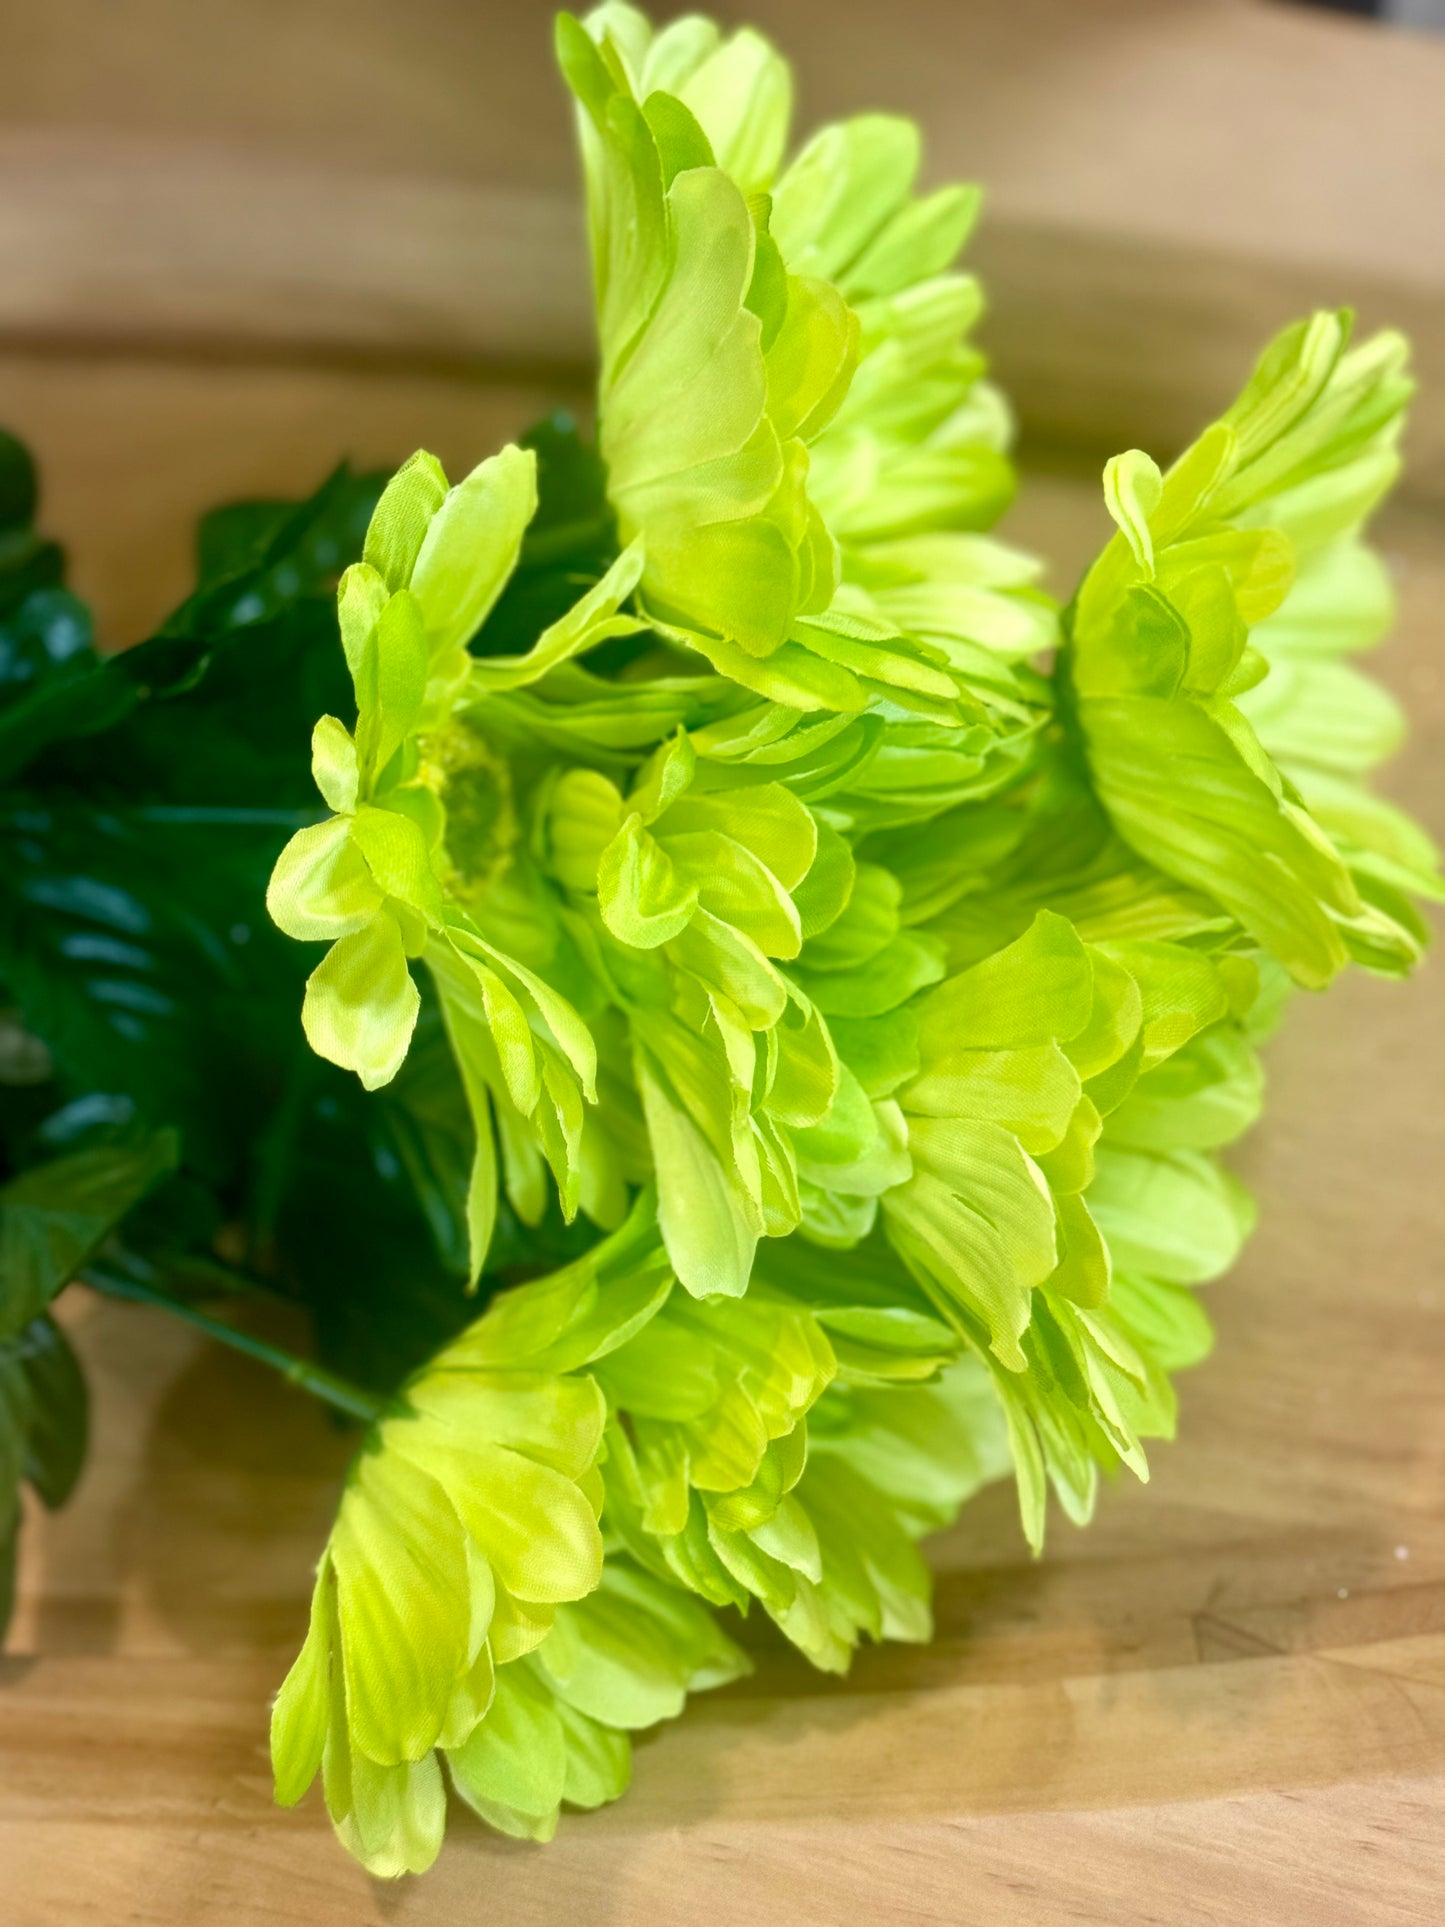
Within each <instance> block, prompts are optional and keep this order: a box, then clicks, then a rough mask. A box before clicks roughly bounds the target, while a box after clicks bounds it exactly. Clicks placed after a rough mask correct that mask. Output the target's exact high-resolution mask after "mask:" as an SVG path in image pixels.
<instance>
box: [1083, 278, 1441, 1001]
mask: <svg viewBox="0 0 1445 1927" xmlns="http://www.w3.org/2000/svg"><path fill="white" fill-rule="evenodd" d="M1348 336H1349V324H1348V317H1342V316H1336V315H1331V314H1319V315H1316V316H1314V317H1313V319H1311V320H1310V321H1308V322H1300V323H1298V324H1297V325H1296V326H1295V327H1293V328H1290V329H1287V330H1286V331H1285V332H1284V333H1283V334H1282V335H1281V336H1280V337H1279V338H1278V339H1277V340H1276V341H1275V343H1274V344H1273V345H1272V346H1271V347H1270V348H1269V349H1268V350H1267V351H1266V353H1265V355H1264V357H1263V358H1262V360H1261V361H1260V364H1259V367H1258V368H1257V369H1256V371H1255V374H1254V377H1253V379H1252V380H1251V382H1250V383H1249V385H1248V387H1247V388H1246V389H1245V391H1244V393H1243V394H1242V395H1241V396H1240V398H1239V400H1238V401H1237V402H1236V403H1235V405H1234V406H1233V408H1231V409H1230V410H1229V412H1228V413H1227V414H1226V415H1225V416H1224V417H1223V419H1222V420H1221V421H1219V422H1217V423H1216V424H1215V425H1214V426H1213V427H1212V428H1210V429H1209V430H1208V431H1207V432H1206V433H1205V434H1204V435H1203V436H1202V437H1201V438H1200V440H1199V441H1197V442H1196V443H1195V444H1194V446H1193V447H1192V448H1191V449H1189V450H1188V451H1187V453H1186V454H1184V455H1183V456H1181V457H1180V459H1179V461H1178V462H1176V463H1175V465H1174V467H1173V468H1172V469H1171V470H1170V471H1169V473H1168V475H1167V476H1161V475H1160V473H1159V470H1158V469H1157V468H1156V467H1155V465H1154V464H1153V463H1152V462H1151V461H1150V460H1149V458H1148V457H1147V456H1146V455H1142V454H1140V453H1139V452H1138V451H1137V450H1136V451H1133V452H1131V453H1130V454H1127V455H1121V456H1119V457H1117V458H1116V459H1115V460H1114V461H1113V462H1111V463H1110V465H1109V468H1108V470H1107V471H1106V475H1105V488H1104V494H1105V501H1106V503H1107V504H1108V507H1109V511H1110V513H1111V514H1112V515H1113V517H1114V519H1115V521H1116V522H1117V523H1118V524H1119V530H1120V532H1119V534H1118V535H1116V536H1115V537H1114V539H1113V541H1112V542H1111V543H1110V544H1109V546H1108V548H1107V549H1106V550H1105V551H1104V553H1103V555H1102V556H1101V557H1100V559H1099V561H1098V562H1097V563H1096V564H1095V565H1094V567H1093V569H1092V570H1091V571H1090V572H1089V575H1088V576H1087V578H1086V579H1085V581H1084V584H1083V586H1082V588H1081V589H1080V591H1079V594H1078V598H1077V600H1076V602H1075V605H1074V608H1073V613H1072V617H1071V620H1070V623H1069V637H1070V646H1069V650H1068V673H1069V677H1070V683H1071V689H1072V695H1073V700H1074V704H1075V707H1076V710H1077V715H1078V721H1079V727H1080V731H1081V733H1082V736H1083V740H1084V743H1085V746H1086V749H1087V753H1088V757H1089V767H1090V771H1091V774H1092V777H1093V780H1094V783H1095V786H1096V787H1097V789H1098V793H1099V797H1100V800H1101V801H1102V802H1103V804H1104V806H1105V808H1106V809H1107V810H1108V811H1109V814H1110V816H1111V817H1112V819H1113V821H1114V823H1115V825H1116V826H1117V828H1118V829H1119V831H1120V833H1121V834H1122V835H1123V836H1124V837H1125V838H1126V839H1127V840H1128V842H1129V843H1130V844H1131V845H1132V846H1133V847H1134V849H1136V850H1137V851H1138V852H1139V854H1140V855H1142V856H1143V857H1145V858H1146V859H1147V860H1148V861H1149V862H1150V863H1151V864H1153V865H1155V866H1157V868H1159V869H1160V870H1162V871H1164V872H1165V873H1166V874H1167V875H1169V876H1172V877H1175V878H1177V879H1178V880H1179V881H1181V882H1183V883H1185V884H1187V885H1190V886H1192V887H1193V888H1196V889H1198V890H1200V891H1202V892H1203V893H1205V894H1206V895H1207V896H1209V897H1212V898H1213V899H1214V900H1215V901H1216V902H1217V903H1218V904H1220V905H1221V907H1223V908H1224V909H1225V910H1227V911H1228V912H1229V913H1230V915H1231V916H1232V917H1234V918H1235V919H1236V920H1237V922H1238V923H1239V924H1240V926H1241V927H1242V928H1243V930H1245V931H1246V932H1248V933H1249V935H1250V937H1252V938H1253V939H1254V940H1255V941H1256V942H1258V943H1259V944H1260V945H1261V946H1262V947H1263V948H1265V949H1266V950H1268V951H1269V952H1270V954H1271V955H1273V956H1275V957H1276V958H1278V960H1279V961H1280V962H1281V963H1282V964H1284V965H1285V967H1286V968H1287V969H1288V970H1289V971H1290V973H1291V975H1292V976H1293V977H1295V979H1296V980H1297V981H1298V982H1300V983H1303V984H1306V985H1314V986H1318V985H1321V984H1324V983H1327V982H1328V981H1329V980H1330V978H1331V977H1332V976H1333V975H1334V974H1335V973H1336V971H1338V970H1339V968H1340V967H1341V966H1342V965H1343V964H1344V962H1345V961H1346V959H1347V958H1348V957H1349V956H1350V955H1351V954H1355V955H1358V956H1360V957H1361V958H1362V959H1363V960H1365V961H1375V962H1379V961H1380V960H1381V958H1382V955H1393V956H1394V957H1396V958H1397V960H1398V962H1397V967H1399V966H1400V965H1403V964H1406V963H1408V961H1409V960H1410V958H1411V957H1412V956H1413V954H1414V952H1415V950H1416V948H1417V947H1418V939H1417V934H1416V933H1417V930H1418V926H1417V925H1415V924H1414V922H1413V919H1411V920H1410V922H1408V923H1407V924H1405V925H1404V926H1403V928H1402V927H1401V926H1400V925H1399V924H1397V923H1395V921H1394V919H1393V918H1391V916H1390V911H1389V905H1388V904H1384V905H1381V906H1380V907H1376V906H1375V905H1373V904H1371V903H1370V902H1369V901H1368V900H1367V899H1366V897H1364V896H1362V894H1361V891H1360V888H1359V885H1358V884H1357V882H1356V880H1355V877H1354V875H1353V874H1352V872H1351V867H1350V865H1349V864H1348V863H1347V861H1346V860H1345V857H1344V856H1343V855H1342V854H1341V852H1340V849H1339V848H1338V847H1337V846H1336V844H1335V842H1334V841H1332V839H1331V837H1330V836H1329V834H1328V833H1327V831H1326V829H1324V828H1323V827H1322V826H1321V825H1320V824H1319V823H1318V822H1317V821H1316V820H1315V818H1314V817H1313V816H1312V815H1311V814H1310V813H1309V811H1308V809H1307V808H1306V807H1305V803H1304V801H1303V798H1302V796H1301V794H1300V792H1299V791H1298V790H1297V789H1296V788H1295V786H1294V785H1293V784H1292V783H1291V782H1289V781H1288V779H1287V778H1286V777H1284V776H1282V775H1281V773H1280V770H1279V769H1278V768H1277V767H1276V765H1275V763H1274V762H1273V761H1272V760H1271V758H1270V756H1269V755H1268V753H1267V751H1266V750H1265V748H1264V745H1263V744H1262V742H1261V740H1260V738H1259V736H1258V735H1257V734H1256V732H1255V730H1254V729H1253V728H1252V727H1251V725H1250V723H1249V721H1248V720H1247V716H1246V712H1245V710H1244V709H1242V708H1241V707H1240V706H1239V704H1238V703H1237V702H1236V700H1235V698H1237V697H1240V696H1243V695H1245V694H1246V693H1247V692H1248V691H1250V690H1251V689H1253V688H1254V687H1255V685H1256V684H1258V683H1259V682H1260V680H1261V678H1262V677H1264V676H1265V675H1266V673H1267V672H1268V669H1269V663H1268V661H1267V660H1266V658H1265V657H1264V656H1263V655H1261V653H1260V652H1259V651H1258V650H1256V649H1254V648H1253V647H1252V646H1251V644H1250V632H1251V630H1252V629H1253V628H1254V627H1255V626H1256V625H1258V624H1262V623H1265V622H1266V621H1267V619H1268V618H1270V617H1271V616H1273V615H1274V614H1275V612H1276V611H1279V612H1280V613H1281V617H1282V620H1283V622H1284V624H1285V633H1288V626H1289V616H1288V600H1289V596H1290V590H1291V584H1292V582H1293V580H1294V577H1295V571H1296V566H1297V556H1299V555H1300V554H1304V555H1306V556H1308V554H1309V551H1310V550H1311V549H1314V550H1316V552H1318V551H1320V550H1321V549H1322V548H1326V547H1333V545H1334V544H1335V543H1336V541H1337V539H1338V538H1339V537H1342V536H1343V537H1348V536H1350V535H1351V534H1353V532H1354V531H1355V530H1356V529H1357V528H1358V526H1359V524H1360V523H1361V521H1362V520H1363V518H1364V517H1365V515H1366V514H1367V513H1368V512H1369V510H1370V509H1371V508H1372V507H1373V506H1374V504H1375V502H1376V501H1377V500H1378V498H1379V496H1380V494H1381V493H1382V492H1383V490H1384V489H1385V488H1386V487H1387V486H1388V484H1389V482H1390V480H1391V479H1392V477H1393V475H1394V472H1395V468H1396V465H1397V457H1396V454H1395V442H1396V439H1397V437H1398V434H1399V430H1400V423H1401V416H1402V410H1403V408H1404V404H1405V401H1406V399H1407V398H1408V395H1409V392H1410V387H1409V383H1408V381H1407V380H1406V378H1405V377H1404V375H1403V373H1402V368H1403V363H1404V359H1405V352H1406V351H1405V345H1404V343H1403V342H1402V341H1401V340H1400V338H1399V337H1398V336H1395V335H1388V334H1386V335H1380V336H1377V337H1376V338H1375V339H1374V340H1373V341H1370V342H1367V343H1365V344H1364V345H1363V346H1361V347H1358V348H1354V349H1350V348H1348V346H1347V343H1348ZM1333 559H1334V565H1335V566H1336V567H1337V568H1339V567H1344V568H1350V566H1351V564H1350V563H1349V561H1348V560H1347V559H1344V558H1343V557H1342V555H1341V552H1340V551H1339V550H1338V548H1334V555H1333ZM1353 570H1354V574H1355V578H1356V583H1357V585H1358V584H1360V582H1361V579H1362V570H1361V565H1360V564H1359V563H1358V561H1356V562H1355V563H1354V565H1353ZM1368 573H1369V571H1368V564H1366V565H1364V570H1363V575H1364V577H1365V578H1367V577H1368ZM1366 586H1367V584H1366ZM1308 593H1309V591H1308V589H1307V595H1308ZM1318 593H1319V591H1318V589H1316V590H1315V594H1318ZM1325 593H1326V595H1328V593H1329V592H1328V590H1326V591H1325ZM1367 593H1368V586H1367ZM1305 606H1306V607H1307V606H1308V604H1306V605H1305ZM1318 687H1319V685H1318V683H1317V682H1316V688H1318ZM1357 693H1358V692H1357V690H1356V689H1354V688H1350V689H1349V690H1348V691H1347V697H1348V696H1354V695H1357ZM1371 708H1372V709H1373V710H1374V711H1375V713H1376V714H1378V713H1379V705H1378V704H1372V705H1371ZM1268 710H1269V705H1268V702H1267V700H1265V699H1261V706H1260V707H1258V710H1257V713H1260V714H1261V715H1263V716H1265V717H1267V716H1268ZM1291 714H1292V716H1293V717H1294V719H1295V721H1294V724H1293V727H1294V728H1295V729H1303V730H1305V731H1307V732H1309V733H1310V734H1311V737H1312V740H1318V735H1317V729H1313V728H1312V727H1311V721H1310V719H1309V717H1308V716H1307V715H1306V714H1305V713H1304V712H1302V711H1300V710H1299V709H1297V708H1296V707H1295V706H1294V705H1291ZM1276 740H1278V736H1277V734H1276ZM1285 741H1286V744H1287V745H1288V742H1289V739H1288V737H1286V739H1285ZM1372 755H1373V746H1372V747H1371V749H1370V750H1368V751H1367V752H1366V756H1367V760H1369V759H1370V757H1372ZM1292 760H1293V759H1292ZM1362 813H1363V812H1362ZM1346 819H1347V820H1348V811H1347V812H1346ZM1377 820H1378V821H1379V823H1380V830H1379V831H1378V832H1377V835H1382V836H1383V840H1384V844H1385V848H1384V850H1383V851H1382V852H1381V853H1380V854H1381V855H1383V856H1384V857H1385V858H1386V860H1387V864H1388V859H1389V857H1390V856H1391V854H1392V852H1391V850H1390V847H1389V846H1390V844H1391V842H1392V840H1393V841H1394V842H1396V843H1397V844H1398V841H1399V839H1398V836H1396V837H1394V838H1393V839H1392V836H1391V832H1390V830H1389V829H1388V828H1386V827H1385V825H1386V822H1387V821H1388V819H1387V818H1385V817H1383V816H1381V817H1379V818H1377ZM1405 854H1406V860H1405V863H1404V864H1403V865H1399V863H1398V855H1397V856H1396V863H1397V866H1398V867H1397V871H1396V877H1397V878H1398V868H1403V869H1405V870H1406V871H1408V872H1413V871H1414V869H1415V867H1416V863H1417V862H1419V861H1420V860H1421V859H1422V858H1423V856H1424V853H1423V852H1422V851H1420V850H1419V848H1418V845H1415V846H1413V847H1411V848H1410V849H1409V850H1408V852H1407V853H1405ZM1383 881H1385V879H1382V882H1383ZM1377 894H1378V892H1377ZM1398 899H1399V891H1398V884H1397V885H1396V888H1395V889H1394V890H1393V891H1392V892H1391V895H1390V898H1389V903H1390V904H1393V903H1396V902H1398Z"/></svg>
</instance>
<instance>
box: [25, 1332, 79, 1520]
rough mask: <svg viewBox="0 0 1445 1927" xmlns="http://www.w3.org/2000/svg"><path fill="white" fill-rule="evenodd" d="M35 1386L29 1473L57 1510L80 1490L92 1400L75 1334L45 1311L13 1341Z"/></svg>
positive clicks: (27, 1451)
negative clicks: (78, 1482) (78, 1483)
mask: <svg viewBox="0 0 1445 1927" xmlns="http://www.w3.org/2000/svg"><path fill="white" fill-rule="evenodd" d="M14 1343H15V1346H16V1349H17V1350H18V1352H19V1354H20V1359H21V1363H22V1364H23V1366H24V1368H25V1375H26V1378H27V1380H28V1382H29V1388H30V1431H29V1436H28V1438H27V1439H26V1449H25V1476H26V1478H27V1479H29V1481H30V1483H31V1484H32V1485H33V1486H34V1487H35V1490H36V1491H37V1492H38V1493H39V1495H40V1497H41V1499H42V1500H43V1501H44V1503H45V1504H46V1505H47V1506H49V1507H50V1508H51V1510H52V1511H54V1509H55V1508H56V1507H57V1506H62V1505H64V1504H65V1502H66V1500H67V1499H68V1498H69V1497H70V1495H71V1493H72V1492H73V1491H74V1490H75V1482H76V1480H77V1479H78V1478H79V1477H80V1469H81V1467H82V1466H83V1465H84V1463H85V1448H86V1442H87V1438H88V1434H89V1424H90V1402H89V1398H88V1396H87V1393H86V1389H85V1379H84V1377H83V1375H82V1373H81V1370H80V1363H79V1361H78V1360H77V1358H76V1356H75V1353H74V1352H73V1351H72V1350H71V1348H70V1340H69V1339H68V1338H67V1337H66V1336H65V1333H64V1332H63V1331H62V1330H61V1329H60V1327H59V1326H58V1325H57V1324H56V1323H55V1320H54V1319H53V1318H50V1317H48V1316H41V1317H39V1318H36V1319H34V1320H33V1321H32V1322H31V1323H30V1324H28V1325H27V1326H26V1327H25V1329H24V1331H23V1332H21V1334H20V1336H19V1337H18V1338H17V1339H16V1340H15V1341H14Z"/></svg>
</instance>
